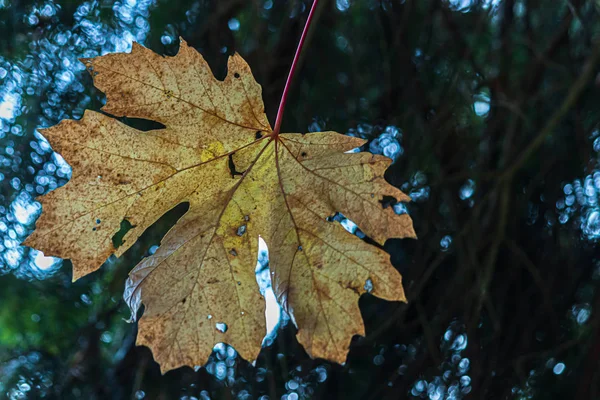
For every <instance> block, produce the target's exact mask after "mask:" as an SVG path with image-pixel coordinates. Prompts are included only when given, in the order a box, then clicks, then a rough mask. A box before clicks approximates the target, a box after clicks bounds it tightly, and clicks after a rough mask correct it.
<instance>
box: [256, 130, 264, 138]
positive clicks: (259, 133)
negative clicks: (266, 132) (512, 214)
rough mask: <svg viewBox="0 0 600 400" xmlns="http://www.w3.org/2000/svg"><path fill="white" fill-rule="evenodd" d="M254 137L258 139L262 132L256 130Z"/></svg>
mask: <svg viewBox="0 0 600 400" xmlns="http://www.w3.org/2000/svg"><path fill="white" fill-rule="evenodd" d="M254 137H255V138H257V139H260V138H261V137H263V134H262V132H261V131H256V135H254Z"/></svg>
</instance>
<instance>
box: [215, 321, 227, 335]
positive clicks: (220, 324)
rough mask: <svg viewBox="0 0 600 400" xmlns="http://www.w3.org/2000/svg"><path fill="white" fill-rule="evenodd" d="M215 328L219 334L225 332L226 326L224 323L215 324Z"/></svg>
mask: <svg viewBox="0 0 600 400" xmlns="http://www.w3.org/2000/svg"><path fill="white" fill-rule="evenodd" d="M215 328H217V330H218V331H219V332H221V333H225V332H227V324H226V323H224V322H217V323H216V324H215Z"/></svg>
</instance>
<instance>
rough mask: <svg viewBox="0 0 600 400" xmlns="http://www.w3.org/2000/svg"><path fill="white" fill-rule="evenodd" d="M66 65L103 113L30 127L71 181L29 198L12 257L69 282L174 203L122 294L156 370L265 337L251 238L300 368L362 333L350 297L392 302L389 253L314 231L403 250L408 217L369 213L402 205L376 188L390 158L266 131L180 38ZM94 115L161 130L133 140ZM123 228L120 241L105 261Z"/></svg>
mask: <svg viewBox="0 0 600 400" xmlns="http://www.w3.org/2000/svg"><path fill="white" fill-rule="evenodd" d="M82 61H83V62H84V63H85V64H86V66H87V68H88V69H89V71H90V72H91V74H92V76H93V78H94V84H95V86H96V87H98V88H99V89H100V90H102V91H103V92H104V93H105V94H106V97H107V102H106V105H105V106H104V107H103V109H102V110H103V111H104V112H105V113H106V114H103V113H98V112H94V111H89V110H88V111H86V112H85V114H84V116H83V118H82V119H81V120H79V121H74V120H64V121H62V122H61V123H59V124H58V125H56V126H54V127H51V128H48V129H44V130H43V132H42V133H43V134H44V135H45V136H46V138H48V140H49V141H50V143H51V144H52V146H53V148H54V149H55V150H56V151H57V152H59V153H60V154H61V155H62V156H63V157H64V158H65V160H66V161H67V162H68V163H69V164H70V165H71V166H72V167H73V173H72V178H71V180H70V181H69V182H68V183H67V184H66V185H65V186H63V187H60V188H58V189H56V190H55V191H53V192H51V193H49V194H47V195H45V196H43V197H42V198H41V200H40V201H41V203H42V205H43V214H42V216H41V217H40V219H39V220H38V221H37V226H36V230H35V231H34V233H33V234H32V235H31V236H30V237H29V238H28V239H27V241H26V245H28V246H31V247H35V248H37V249H40V250H42V251H43V252H44V253H45V254H46V255H52V256H57V257H61V258H65V259H71V260H72V262H73V279H74V280H76V279H78V278H80V277H82V276H84V275H86V274H89V273H91V272H93V271H95V270H96V269H98V268H99V267H100V266H101V265H102V263H103V262H104V261H105V260H106V259H107V257H108V256H110V255H111V254H113V253H114V254H116V255H117V256H120V255H122V254H123V253H124V252H125V251H126V250H127V249H129V248H130V247H131V246H132V245H133V244H134V243H135V241H136V240H137V239H138V238H139V236H140V235H141V234H142V233H143V232H144V231H145V230H146V229H147V228H148V227H149V226H151V225H152V224H153V223H154V222H156V221H157V220H158V219H159V218H160V217H161V216H162V215H164V214H165V213H166V212H167V211H168V210H170V209H172V208H173V207H175V206H176V205H178V204H180V203H184V202H186V203H189V209H188V211H187V212H186V213H185V214H184V215H183V216H182V217H181V218H180V219H179V220H178V221H177V223H176V224H175V225H174V226H173V228H172V229H171V230H170V231H169V232H168V233H167V234H166V235H165V237H164V238H163V240H162V242H161V244H160V247H159V248H158V250H157V251H156V253H155V254H153V255H152V256H150V257H147V258H145V259H143V260H142V261H141V262H140V263H139V264H138V265H137V266H136V267H135V268H134V269H133V270H132V271H131V272H130V275H129V278H128V280H127V283H126V288H125V299H126V301H127V303H128V305H129V306H130V308H131V310H132V317H133V318H134V319H135V317H136V313H137V311H138V309H139V308H140V306H141V304H142V303H143V304H144V305H145V311H144V314H143V316H142V318H141V319H140V321H139V335H138V340H137V343H138V344H140V345H147V346H149V347H150V348H151V349H152V351H153V353H154V357H155V359H156V361H157V362H158V363H160V365H161V369H162V370H163V371H165V370H169V369H173V368H176V367H179V366H181V365H203V364H204V363H205V362H206V360H207V359H208V356H209V355H210V353H211V351H212V348H213V346H214V345H215V344H216V343H219V342H226V343H228V344H230V345H232V346H233V347H235V349H236V350H237V351H238V352H239V354H240V355H241V356H242V357H244V358H246V359H250V360H252V359H255V358H256V356H257V355H258V352H259V351H260V348H261V341H262V339H263V337H264V335H265V317H264V308H265V305H264V299H263V298H262V296H261V294H260V291H259V288H258V285H257V283H256V280H255V273H254V270H255V265H256V260H257V251H258V240H259V236H260V237H262V238H263V239H264V240H265V242H266V243H267V245H268V247H269V260H270V268H271V271H272V283H273V289H274V292H275V294H276V296H277V298H278V300H279V302H280V304H282V305H283V306H284V307H285V309H286V310H287V312H288V313H289V314H290V315H291V316H292V318H293V319H294V321H295V323H296V324H297V327H298V339H299V341H300V343H301V344H302V345H303V346H304V347H305V349H306V351H307V352H308V353H309V354H310V355H311V356H313V357H322V358H326V359H329V360H333V361H336V362H343V361H345V359H346V355H347V351H348V346H349V343H350V340H351V338H352V336H353V335H355V334H358V335H364V326H363V323H362V319H361V315H360V310H359V308H358V298H359V296H360V295H361V294H362V293H364V292H365V291H366V289H365V283H366V282H367V281H368V282H369V283H371V282H372V293H373V294H374V295H376V296H378V297H380V298H383V299H387V300H399V301H405V297H404V292H403V289H402V283H401V276H400V274H399V273H398V272H397V271H396V269H394V268H393V266H392V265H391V264H390V261H389V255H388V254H387V253H385V252H384V251H383V250H381V249H380V248H379V247H377V246H374V245H371V244H368V243H366V242H364V241H363V240H361V239H359V238H358V237H356V236H354V235H352V234H350V233H348V232H347V231H346V230H344V228H343V227H342V226H341V225H340V224H339V223H338V222H336V221H332V220H331V219H330V218H328V217H330V216H332V215H333V214H335V213H336V212H340V213H342V214H343V215H344V216H346V217H347V218H349V219H351V220H352V221H354V222H355V223H356V224H357V225H358V226H359V227H360V229H361V230H362V231H363V232H364V233H365V234H366V235H368V236H369V237H370V238H372V239H373V240H374V241H376V242H377V243H379V244H383V243H384V242H385V240H386V239H388V238H402V237H415V233H414V231H413V227H412V221H411V219H410V217H409V216H408V215H397V214H395V213H394V211H393V209H392V208H391V207H387V208H384V207H383V206H382V203H381V201H382V199H383V198H384V196H392V197H394V198H395V199H397V200H398V201H408V200H409V197H408V196H406V195H405V194H403V193H402V192H401V191H400V190H398V189H396V188H395V187H393V186H391V185H390V184H388V183H387V182H386V181H385V179H384V177H383V174H384V172H385V170H386V168H387V167H388V165H389V164H390V162H391V161H390V160H389V159H388V158H386V157H383V156H378V155H373V154H370V153H350V152H349V151H350V150H352V149H354V148H357V147H359V146H361V145H362V144H364V142H365V141H364V140H362V139H358V138H354V137H348V136H344V135H340V134H338V133H335V132H317V133H308V134H274V133H273V131H272V129H271V127H270V125H269V122H268V120H267V118H266V115H265V112H264V106H263V102H262V99H261V87H260V85H259V84H258V83H257V82H256V81H255V80H254V78H253V76H252V73H251V71H250V68H249V66H248V65H247V64H246V63H245V61H244V60H243V59H242V58H241V57H240V56H239V55H237V54H236V55H234V56H232V57H230V59H229V62H228V75H227V77H226V78H225V79H224V80H223V81H219V80H217V79H216V78H214V76H213V74H212V72H211V71H210V68H209V66H208V64H207V63H206V61H205V60H204V59H203V58H202V56H201V55H200V54H199V53H198V52H196V51H195V50H194V49H193V48H191V47H189V46H188V45H187V44H186V43H185V42H184V41H183V40H182V41H181V46H180V50H179V53H178V54H177V55H176V56H174V57H162V56H159V55H157V54H155V53H153V52H152V51H150V50H148V49H146V48H144V47H142V46H140V45H138V44H135V43H134V45H133V49H132V51H131V53H127V54H126V53H119V54H109V55H105V56H101V57H97V58H94V59H86V60H82ZM107 114H110V115H112V116H119V117H121V116H127V117H133V118H143V119H147V120H152V121H156V122H159V123H161V124H163V125H164V128H163V129H156V130H150V131H140V130H137V129H134V128H132V127H129V126H127V125H125V124H123V123H121V122H119V121H118V120H117V119H115V118H113V117H112V116H110V115H107ZM232 166H233V168H232ZM123 220H127V221H129V222H130V223H131V225H132V228H131V229H130V230H129V231H128V232H127V233H126V235H125V236H124V238H123V244H122V245H121V246H120V247H118V248H117V249H115V248H114V247H113V242H112V238H113V236H114V235H115V233H116V232H118V231H119V229H120V226H121V223H122V221H123ZM224 327H226V329H224Z"/></svg>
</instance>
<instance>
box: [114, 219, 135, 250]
mask: <svg viewBox="0 0 600 400" xmlns="http://www.w3.org/2000/svg"><path fill="white" fill-rule="evenodd" d="M131 228H133V225H131V222H129V221H128V220H127V219H124V220H123V221H121V228H120V229H119V231H118V232H117V233H115V234H114V236H113V237H112V242H113V246H114V247H115V249H116V248H119V247H120V246H121V245H122V244H123V237H125V235H126V234H127V232H129V231H130V230H131Z"/></svg>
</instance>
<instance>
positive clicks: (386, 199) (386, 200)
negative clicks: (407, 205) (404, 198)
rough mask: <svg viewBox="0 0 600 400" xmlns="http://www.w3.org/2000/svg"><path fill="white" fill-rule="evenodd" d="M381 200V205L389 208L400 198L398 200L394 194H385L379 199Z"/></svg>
mask: <svg viewBox="0 0 600 400" xmlns="http://www.w3.org/2000/svg"><path fill="white" fill-rule="evenodd" d="M379 202H380V203H381V206H382V207H383V208H388V207H390V206H392V207H393V206H394V205H396V203H398V200H396V198H395V197H393V196H385V195H384V196H383V198H382V199H381V200H379Z"/></svg>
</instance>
